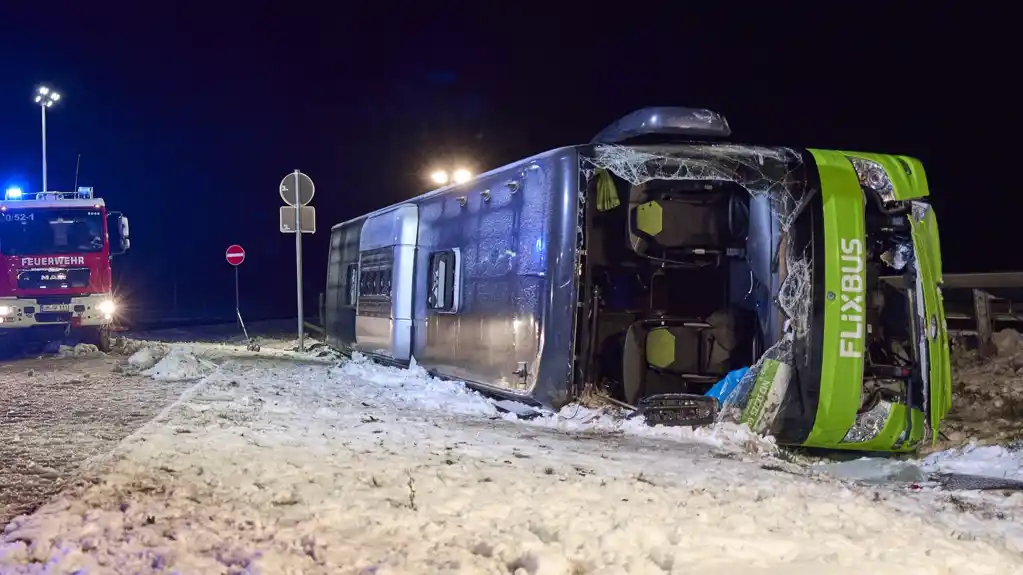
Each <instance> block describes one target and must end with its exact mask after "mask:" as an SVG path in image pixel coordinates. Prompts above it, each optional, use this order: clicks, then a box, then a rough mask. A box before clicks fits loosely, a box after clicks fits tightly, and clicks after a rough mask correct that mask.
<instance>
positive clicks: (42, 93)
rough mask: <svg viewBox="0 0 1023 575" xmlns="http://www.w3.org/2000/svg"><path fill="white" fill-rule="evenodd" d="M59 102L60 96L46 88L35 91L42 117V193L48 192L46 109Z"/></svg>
mask: <svg viewBox="0 0 1023 575" xmlns="http://www.w3.org/2000/svg"><path fill="white" fill-rule="evenodd" d="M58 101H60V94H58V93H57V92H55V91H53V90H51V89H50V88H48V87H46V86H40V87H39V89H38V90H37V91H36V104H38V105H39V109H40V110H41V111H42V115H43V191H44V192H47V191H49V188H48V187H47V181H46V109H47V108H50V107H52V106H53V105H54V104H56V103H57V102H58Z"/></svg>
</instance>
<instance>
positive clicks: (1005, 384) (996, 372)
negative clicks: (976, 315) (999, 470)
mask: <svg viewBox="0 0 1023 575" xmlns="http://www.w3.org/2000/svg"><path fill="white" fill-rule="evenodd" d="M992 343H993V344H994V345H993V347H994V348H995V350H996V351H997V354H995V355H993V356H992V357H989V358H982V357H981V356H980V355H979V354H978V353H977V352H976V351H975V350H968V349H964V348H963V347H961V346H955V347H953V350H952V363H953V366H952V367H953V369H952V411H951V412H950V413H949V415H948V419H946V420H945V422H944V423H942V426H941V431H942V435H943V436H944V437H943V438H941V440H940V441H939V443H938V447H937V449H938V450H943V449H948V448H950V447H961V446H963V445H966V444H969V443H976V444H980V445H985V444H993V443H1008V442H1012V441H1018V440H1023V338H1021V336H1020V334H1019V333H1018V332H1017V331H1016V330H1013V329H1003V330H1001V331H999V332H997V333H995V334H993V337H992Z"/></svg>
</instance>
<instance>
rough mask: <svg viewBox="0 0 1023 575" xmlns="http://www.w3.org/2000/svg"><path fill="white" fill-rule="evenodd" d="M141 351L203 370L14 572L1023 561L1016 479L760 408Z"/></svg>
mask: <svg viewBox="0 0 1023 575" xmlns="http://www.w3.org/2000/svg"><path fill="white" fill-rule="evenodd" d="M134 349H135V351H134V352H133V355H131V358H129V360H128V361H127V362H126V363H127V364H128V367H129V368H131V369H136V370H141V371H146V372H147V373H149V374H150V377H153V378H157V377H162V378H165V379H166V380H167V381H178V380H191V381H194V383H192V384H191V385H189V387H188V389H187V390H186V391H185V392H184V393H183V394H182V396H181V398H180V399H179V401H178V402H177V403H176V404H174V405H173V406H172V407H171V408H169V409H166V410H165V411H164V413H161V414H160V415H158V416H157V417H156V418H155V419H154V420H153V421H152V422H150V424H149V425H146V426H144V427H143V428H142V429H141V430H140V431H139V432H137V433H135V434H134V435H132V436H131V437H129V438H127V439H126V440H125V441H124V442H122V443H121V445H119V446H118V448H117V449H116V450H115V455H116V457H110V458H106V459H102V460H97V461H96V462H95V464H94V465H92V466H91V467H90V468H89V469H87V470H85V472H84V474H83V475H82V477H81V479H80V480H79V481H78V482H77V483H76V484H75V485H74V486H72V487H71V488H69V489H68V490H66V491H65V492H64V493H63V494H61V495H60V496H59V497H57V498H56V499H54V500H52V501H51V502H50V503H48V504H47V505H45V506H43V507H42V508H40V509H39V510H38V511H37V512H36V513H34V514H33V515H30V516H23V517H20V518H17V519H15V520H13V521H11V523H10V524H9V525H8V526H7V528H6V529H5V532H4V535H3V536H2V537H0V572H3V573H74V572H82V573H95V572H108V571H116V572H132V573H166V572H180V573H379V574H383V573H429V572H462V573H498V572H511V573H516V574H520V573H527V574H548V573H550V574H554V573H685V572H710V573H775V572H777V573H811V572H812V573H868V572H874V573H938V572H941V573H970V574H979V573H992V574H995V573H1017V572H1019V569H1020V565H1023V555H1021V553H1023V545H1019V546H1016V543H1017V540H1016V539H1015V533H1014V532H1013V530H1012V529H1007V528H1005V525H1006V524H1011V525H1015V524H1016V523H1021V521H1020V519H1023V514H1020V513H1019V510H1020V509H1023V501H1020V499H1019V498H1018V497H1017V496H1012V497H1003V498H1002V499H1003V500H1004V501H1000V502H999V506H998V507H997V509H996V510H995V511H991V513H993V515H991V516H988V515H987V514H988V512H989V511H990V510H991V509H994V508H993V507H990V506H991V505H993V504H991V503H990V499H989V498H988V499H985V498H984V496H983V495H978V494H975V493H970V494H965V495H960V494H956V495H955V497H957V499H954V500H953V499H950V498H949V497H948V496H947V495H948V494H940V493H939V491H937V490H931V491H928V492H927V493H926V494H921V493H919V492H918V491H914V490H908V489H904V488H902V487H888V486H884V485H882V486H878V485H872V486H871V485H863V484H862V482H860V481H854V482H848V481H836V480H834V479H829V478H827V477H824V476H823V475H822V474H821V473H819V472H818V469H817V467H818V466H814V465H808V464H803V463H798V462H793V461H791V460H790V459H789V458H787V457H786V456H785V454H784V453H783V452H779V450H778V449H777V448H776V446H775V445H774V442H773V441H772V440H771V439H770V438H763V437H759V436H757V435H755V434H752V433H751V432H749V430H748V429H746V428H745V427H740V426H734V425H731V426H725V425H721V426H716V427H709V428H702V429H697V430H691V429H686V428H664V427H655V428H650V427H647V426H646V425H645V424H643V423H642V422H641V421H639V420H633V419H626V418H623V417H622V416H621V414H620V413H618V412H616V411H615V410H611V409H592V408H585V407H581V406H569V407H566V408H564V409H562V410H561V411H560V412H559V413H557V414H551V413H548V414H544V415H542V416H540V417H536V418H533V419H530V420H526V421H523V420H519V419H518V418H517V417H516V416H515V415H513V414H511V413H508V412H506V411H504V410H501V409H498V407H497V405H496V404H495V402H494V401H492V400H491V399H488V398H485V397H483V396H481V395H479V394H477V393H475V392H473V391H471V390H469V389H467V388H466V387H465V386H464V385H461V384H459V383H457V382H449V381H441V380H438V379H435V378H431V377H429V376H428V375H427V374H426V373H425V372H424V371H423V370H422V369H421V368H419V367H418V366H415V365H414V366H413V367H412V368H411V369H395V368H386V367H381V366H378V365H376V364H373V363H372V362H370V361H368V360H367V359H366V358H363V357H358V356H357V357H355V358H354V359H353V360H351V361H346V362H343V363H341V364H340V365H337V363H336V362H335V361H333V360H332V359H331V358H330V357H326V358H325V357H321V356H320V353H321V351H317V350H314V351H312V352H310V353H305V354H300V353H295V352H294V351H290V350H289V349H287V348H286V347H285V348H278V349H269V350H267V351H264V352H261V353H250V352H246V351H244V349H240V348H238V347H237V346H234V348H232V347H231V346H230V345H227V344H216V345H202V344H192V343H185V344H181V343H159V344H156V343H152V344H146V343H144V342H143V343H141V344H140V345H139V346H136V347H135V348H134ZM146 349H148V350H149V351H148V352H146V353H143V352H145V350H146ZM147 354H148V355H147ZM981 449H982V448H972V449H969V450H962V451H961V452H950V453H945V454H933V455H931V456H930V457H929V458H927V459H925V460H924V461H923V462H921V463H920V466H922V467H927V466H931V467H932V468H934V469H950V468H951V467H949V466H954V465H966V464H967V463H966V462H968V461H973V463H974V466H973V467H971V469H974V470H976V469H981V468H983V469H995V467H994V466H997V467H998V469H1000V470H1002V471H1004V472H1006V473H1008V472H1010V471H1011V469H1012V468H1011V464H1010V463H1008V462H1009V461H1010V460H1011V459H1012V456H1005V457H1001V456H996V453H994V452H987V451H980V450H981ZM928 462H930V463H928ZM956 462H958V463H956ZM982 464H983V465H985V466H987V467H978V466H980V465H982ZM942 466H944V467H942ZM993 472H994V471H992V473H993ZM1014 473H1017V474H1018V473H1019V469H1018V467H1016V468H1015V472H1014ZM949 506H952V508H950V507H949ZM985 506H988V507H985ZM1018 542H1019V543H1023V539H1019V541H1018ZM79 570H80V571H79Z"/></svg>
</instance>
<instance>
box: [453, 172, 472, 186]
mask: <svg viewBox="0 0 1023 575" xmlns="http://www.w3.org/2000/svg"><path fill="white" fill-rule="evenodd" d="M452 179H454V180H455V183H456V184H461V183H462V182H468V181H469V180H471V179H472V172H470V171H469V170H466V169H464V168H462V169H458V170H455V173H454V174H453V177H452Z"/></svg>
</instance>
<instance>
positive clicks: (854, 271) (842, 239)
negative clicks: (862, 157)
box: [804, 149, 866, 448]
mask: <svg viewBox="0 0 1023 575" xmlns="http://www.w3.org/2000/svg"><path fill="white" fill-rule="evenodd" d="M809 151H810V153H811V154H813V156H814V159H815V160H816V162H817V170H818V172H819V176H820V181H821V190H820V193H821V200H822V201H823V204H824V250H825V254H824V262H825V269H824V270H823V273H824V278H825V279H824V290H825V303H824V341H823V346H822V357H821V382H820V399H819V401H818V404H817V418H816V420H815V421H814V426H813V429H811V431H810V435H809V437H807V440H806V441H805V442H804V445H806V446H809V447H828V448H835V447H839V444H840V442H841V440H842V438H844V437H845V435H846V433H847V432H848V431H849V428H851V427H852V426H853V424H854V423H855V422H856V412H857V411H858V410H859V407H860V394H861V389H862V386H863V346H864V343H865V341H866V317H865V315H864V290H865V287H866V271H865V258H866V253H865V252H866V245H865V224H864V214H863V192H862V191H861V189H860V184H859V180H858V178H857V176H856V172H855V171H854V170H853V167H852V164H851V163H850V162H849V160H848V158H847V157H846V156H845V154H844V153H842V152H836V151H832V150H814V149H812V150H809ZM820 272H821V270H816V273H820Z"/></svg>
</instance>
